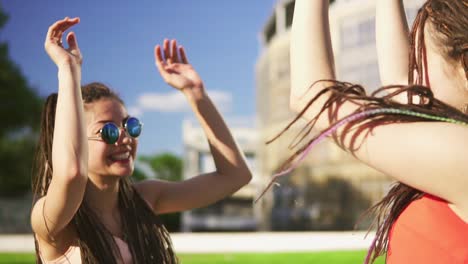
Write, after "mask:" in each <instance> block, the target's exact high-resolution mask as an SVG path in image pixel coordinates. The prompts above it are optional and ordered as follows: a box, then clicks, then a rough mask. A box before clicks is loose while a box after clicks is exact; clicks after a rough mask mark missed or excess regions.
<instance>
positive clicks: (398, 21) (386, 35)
mask: <svg viewBox="0 0 468 264" xmlns="http://www.w3.org/2000/svg"><path fill="white" fill-rule="evenodd" d="M375 31H376V32H375V36H376V42H377V55H378V63H379V72H380V80H381V82H382V85H393V84H401V85H406V84H408V63H409V46H410V45H409V32H408V23H407V21H406V16H405V9H404V7H403V0H378V1H377V6H376V27H375Z"/></svg>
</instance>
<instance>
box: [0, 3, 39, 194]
mask: <svg viewBox="0 0 468 264" xmlns="http://www.w3.org/2000/svg"><path fill="white" fill-rule="evenodd" d="M7 19H8V16H7V15H6V14H5V13H4V11H3V9H2V7H1V6H0V29H1V28H2V27H3V26H4V25H5V23H6V21H7ZM0 96H1V98H2V103H1V104H0V120H2V125H1V126H0V164H1V167H0V195H16V194H18V195H19V194H22V193H24V192H26V191H27V190H29V186H30V182H31V181H30V177H31V168H32V159H33V153H34V145H35V142H34V140H33V137H32V136H31V133H28V134H25V133H24V131H28V130H31V129H32V130H31V131H32V132H35V131H37V130H38V127H39V116H40V111H41V105H42V100H41V99H40V98H39V96H38V95H37V94H36V92H35V91H34V89H32V88H31V87H29V86H28V83H27V80H26V79H25V77H24V76H23V75H22V73H21V71H20V70H19V68H18V67H17V66H16V65H15V63H14V62H12V61H11V59H10V57H9V56H8V45H7V44H6V43H0ZM28 128H29V129H28Z"/></svg>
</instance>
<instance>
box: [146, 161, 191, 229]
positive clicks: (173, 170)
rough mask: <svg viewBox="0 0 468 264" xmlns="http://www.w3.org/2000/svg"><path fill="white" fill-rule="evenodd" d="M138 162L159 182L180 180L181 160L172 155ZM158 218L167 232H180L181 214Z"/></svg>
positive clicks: (164, 215)
mask: <svg viewBox="0 0 468 264" xmlns="http://www.w3.org/2000/svg"><path fill="white" fill-rule="evenodd" d="M140 161H142V162H144V163H146V164H148V165H149V166H150V167H151V169H152V170H153V172H154V174H155V175H156V177H157V178H158V179H160V180H166V181H181V180H182V168H183V164H182V159H180V158H179V157H177V156H175V155H173V154H170V153H163V154H158V155H155V156H151V157H141V158H140ZM159 217H160V218H161V220H162V222H163V223H164V226H165V227H166V228H167V230H169V232H177V231H180V224H181V220H180V219H181V213H172V214H163V215H160V216H159Z"/></svg>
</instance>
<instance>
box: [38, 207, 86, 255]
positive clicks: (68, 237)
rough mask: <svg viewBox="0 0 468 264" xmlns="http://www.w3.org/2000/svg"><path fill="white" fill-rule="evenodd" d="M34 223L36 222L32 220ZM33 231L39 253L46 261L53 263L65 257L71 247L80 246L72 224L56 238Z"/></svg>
mask: <svg viewBox="0 0 468 264" xmlns="http://www.w3.org/2000/svg"><path fill="white" fill-rule="evenodd" d="M38 202H39V201H38ZM36 204H37V203H36ZM32 221H35V220H34V219H32ZM36 228H37V227H36ZM33 231H34V237H35V239H36V240H37V243H38V246H39V247H38V250H39V252H38V253H39V254H40V256H41V258H43V259H44V260H47V261H51V260H55V259H58V258H60V257H61V256H63V255H65V254H66V252H67V251H68V250H69V249H70V248H71V247H73V246H78V244H77V234H76V231H75V230H74V228H73V227H72V225H71V224H70V225H68V226H67V227H66V228H64V229H63V230H62V231H61V232H60V233H59V234H56V235H55V236H54V237H49V236H47V234H45V235H44V234H39V233H38V232H36V231H35V229H34V227H33Z"/></svg>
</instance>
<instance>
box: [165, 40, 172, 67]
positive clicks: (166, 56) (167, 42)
mask: <svg viewBox="0 0 468 264" xmlns="http://www.w3.org/2000/svg"><path fill="white" fill-rule="evenodd" d="M163 51H164V58H165V59H166V62H167V63H171V62H172V60H171V56H170V55H171V54H170V53H169V40H167V39H164V43H163Z"/></svg>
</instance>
